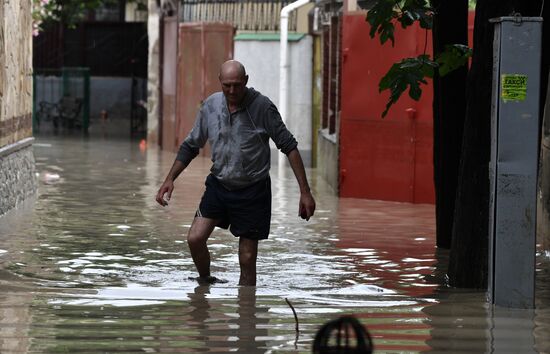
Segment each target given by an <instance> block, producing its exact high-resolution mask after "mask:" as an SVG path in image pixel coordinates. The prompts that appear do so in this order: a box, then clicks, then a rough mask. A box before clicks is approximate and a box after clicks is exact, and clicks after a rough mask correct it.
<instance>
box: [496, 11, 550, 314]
mask: <svg viewBox="0 0 550 354" xmlns="http://www.w3.org/2000/svg"><path fill="white" fill-rule="evenodd" d="M491 22H493V23H494V24H495V40H494V56H493V63H494V69H493V108H492V119H491V120H492V128H491V129H492V134H491V163H490V166H489V176H490V186H491V199H490V207H491V209H490V214H489V215H490V218H489V219H490V220H489V232H490V234H489V235H490V237H489V253H490V255H489V291H490V296H491V299H492V302H493V303H494V304H495V305H498V306H503V307H508V308H532V307H533V306H534V288H535V244H536V233H535V232H536V191H537V167H538V166H537V163H538V144H539V95H540V65H541V37H542V19H541V18H532V17H519V16H516V17H502V18H498V19H493V20H491Z"/></svg>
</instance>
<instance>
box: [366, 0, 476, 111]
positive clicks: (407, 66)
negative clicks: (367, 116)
mask: <svg viewBox="0 0 550 354" xmlns="http://www.w3.org/2000/svg"><path fill="white" fill-rule="evenodd" d="M433 16H434V11H433V9H432V8H431V7H430V4H429V3H428V1H427V0H379V1H377V3H376V4H375V5H374V6H373V7H372V9H371V10H369V12H368V14H367V18H366V20H367V22H368V23H369V24H370V26H371V28H370V31H369V34H370V37H371V38H374V37H375V36H376V35H378V37H379V39H380V43H381V44H384V43H386V42H387V41H388V40H390V41H391V43H392V45H393V44H394V42H395V37H394V32H395V23H400V24H401V27H402V28H407V27H409V26H411V25H413V24H414V23H415V22H416V21H418V23H419V25H420V27H421V28H424V29H426V30H428V29H431V28H432V26H433ZM471 55H472V50H471V49H470V48H468V47H467V46H465V45H460V44H454V45H449V46H447V47H445V50H444V51H443V52H441V53H436V55H435V56H434V58H430V56H429V55H427V54H426V53H425V52H424V53H423V54H421V55H419V56H418V57H416V58H405V59H403V60H401V61H399V62H397V63H395V64H393V65H392V67H391V68H390V70H389V71H388V72H387V73H386V75H384V77H383V78H382V79H381V80H380V82H379V84H378V89H379V91H380V92H382V91H384V90H389V91H390V98H389V101H388V102H387V104H386V109H385V110H384V112H383V113H382V117H385V116H386V115H387V114H388V111H389V109H390V108H391V107H392V106H393V105H394V104H395V103H396V102H397V101H398V100H399V98H400V97H401V95H402V94H403V93H404V92H405V91H406V90H407V89H408V90H409V96H410V97H411V98H412V99H414V100H416V101H418V100H419V99H420V97H421V96H422V87H421V85H422V84H427V83H428V82H427V79H430V78H433V76H434V73H435V72H437V73H438V74H439V75H440V76H445V75H447V74H448V73H450V72H452V71H453V70H456V69H458V68H460V67H461V66H463V65H466V64H467V63H468V59H469V58H470V57H471Z"/></svg>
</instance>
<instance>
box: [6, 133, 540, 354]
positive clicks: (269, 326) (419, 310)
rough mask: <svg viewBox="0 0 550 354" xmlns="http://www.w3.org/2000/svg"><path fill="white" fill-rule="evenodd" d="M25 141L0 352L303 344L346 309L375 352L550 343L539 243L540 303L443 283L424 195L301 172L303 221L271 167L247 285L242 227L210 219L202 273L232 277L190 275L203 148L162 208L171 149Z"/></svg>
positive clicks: (285, 178)
mask: <svg viewBox="0 0 550 354" xmlns="http://www.w3.org/2000/svg"><path fill="white" fill-rule="evenodd" d="M34 152H35V158H36V168H37V174H38V179H39V193H38V195H37V196H36V199H35V200H33V201H29V202H27V203H26V204H24V205H21V206H20V207H19V208H18V209H17V210H15V211H11V212H9V213H8V214H7V215H5V216H3V217H1V218H0V287H1V288H0V352H1V353H57V352H64V353H80V352H82V353H114V352H116V353H160V352H162V353H169V352H178V353H202V352H208V353H228V352H240V353H250V354H254V353H311V344H312V341H313V337H314V335H315V333H316V331H317V329H318V328H319V327H320V325H321V324H323V323H325V322H326V321H328V320H329V319H332V318H336V317H338V316H340V315H343V314H354V315H356V316H357V317H358V318H359V319H360V320H361V322H362V323H363V324H364V325H365V326H366V327H367V328H368V330H369V331H370V333H371V335H372V336H373V339H374V344H375V352H379V353H383V352H386V353H387V352H389V353H409V352H413V353H414V352H443V351H445V352H467V353H474V352H494V353H504V352H509V353H550V259H549V256H548V254H547V253H545V252H542V251H541V252H540V254H538V257H537V292H536V294H537V300H536V303H537V309H536V310H532V311H523V310H504V309H493V307H492V306H490V305H488V304H487V303H486V299H485V296H486V295H485V293H484V292H472V291H464V290H457V289H451V288H449V287H447V286H446V278H445V273H446V265H447V260H448V252H447V251H441V250H437V249H436V248H435V235H434V233H435V220H434V206H432V205H412V204H403V203H393V202H381V201H372V200H360V199H339V198H337V197H335V196H333V194H332V193H331V192H330V190H329V187H328V186H327V185H326V184H325V183H324V182H323V180H322V179H321V178H320V177H317V176H316V172H315V171H314V170H312V171H308V175H309V176H310V183H311V186H312V190H313V193H314V196H315V198H316V201H317V211H316V213H315V216H314V217H313V218H312V219H311V220H310V221H309V222H306V221H303V220H301V219H300V218H299V217H298V216H297V214H298V211H297V209H298V197H299V191H298V185H297V183H296V181H295V179H294V176H293V175H292V172H291V170H290V169H288V170H287V171H284V172H283V173H281V174H280V173H279V171H278V169H277V168H276V167H275V168H273V169H272V174H271V175H272V189H273V219H272V227H271V234H270V237H269V239H268V240H267V241H263V242H260V247H259V257H258V285H257V287H255V288H254V287H238V286H237V283H238V279H239V265H238V257H237V250H238V242H237V241H238V240H237V239H236V238H234V237H233V236H232V235H231V234H229V233H228V232H227V231H224V230H219V229H216V230H215V231H214V234H213V236H212V237H211V239H210V240H209V248H210V251H211V253H212V271H213V275H215V276H218V277H221V278H224V279H227V280H228V282H227V283H225V284H215V285H212V286H198V285H197V283H196V282H194V281H191V280H188V277H190V276H194V275H195V268H194V265H193V262H192V260H191V256H190V253H189V251H188V248H187V244H186V238H185V237H186V234H187V231H188V229H189V226H190V224H191V221H192V218H193V215H194V213H195V210H196V208H197V206H198V203H199V199H200V197H201V195H202V192H203V190H204V179H205V177H206V175H207V174H208V170H209V168H210V160H209V159H208V158H197V159H195V160H194V161H193V162H192V163H191V165H190V167H189V168H188V169H187V170H186V171H185V172H184V173H183V174H182V175H181V176H180V177H179V179H178V180H177V182H176V189H175V191H174V194H173V196H172V200H171V202H170V205H169V206H168V207H166V208H162V207H160V206H158V205H157V204H156V202H155V200H154V196H155V194H156V191H157V189H158V187H159V186H160V184H161V183H162V181H163V179H164V177H165V175H166V173H167V171H168V170H169V168H170V166H171V165H172V162H173V161H174V157H175V154H174V153H169V152H163V151H160V150H158V149H156V148H149V149H143V148H140V146H139V144H138V142H130V141H128V140H102V139H98V138H95V139H92V138H90V139H83V138H79V137H78V138H59V137H56V138H53V137H52V138H50V137H42V138H40V137H39V138H37V140H36V141H35V144H34ZM285 298H288V299H289V300H290V302H291V303H292V304H293V305H294V307H295V309H296V311H297V314H298V318H299V328H300V332H299V335H298V336H297V334H296V331H295V320H294V316H293V313H292V311H291V309H290V307H289V306H288V305H287V303H286V302H285Z"/></svg>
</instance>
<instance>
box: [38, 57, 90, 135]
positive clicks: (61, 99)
mask: <svg viewBox="0 0 550 354" xmlns="http://www.w3.org/2000/svg"><path fill="white" fill-rule="evenodd" d="M89 122H90V69H89V68H68V67H64V68H61V69H39V68H36V69H34V72H33V128H34V130H35V131H38V130H40V129H43V128H44V125H45V124H53V127H54V128H55V129H58V128H60V127H63V128H70V129H72V128H76V129H82V130H83V131H87V130H88V125H89Z"/></svg>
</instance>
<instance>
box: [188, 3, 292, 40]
mask: <svg viewBox="0 0 550 354" xmlns="http://www.w3.org/2000/svg"><path fill="white" fill-rule="evenodd" d="M290 2H291V1H288V0H285V1H280V0H279V1H277V0H275V1H273V0H272V1H269V0H181V3H180V4H181V5H180V6H181V7H180V19H181V21H183V22H227V23H231V24H232V25H233V26H235V28H236V29H237V30H241V31H271V32H273V31H279V24H280V14H281V9H282V8H283V7H284V6H285V5H287V4H289V3H290ZM288 22H289V31H296V12H295V11H294V12H293V13H292V14H291V15H290V17H289V21H288Z"/></svg>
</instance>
